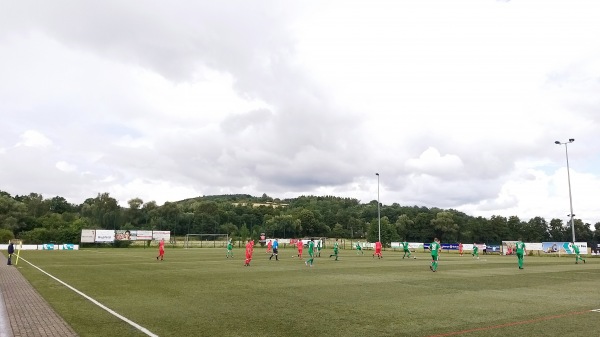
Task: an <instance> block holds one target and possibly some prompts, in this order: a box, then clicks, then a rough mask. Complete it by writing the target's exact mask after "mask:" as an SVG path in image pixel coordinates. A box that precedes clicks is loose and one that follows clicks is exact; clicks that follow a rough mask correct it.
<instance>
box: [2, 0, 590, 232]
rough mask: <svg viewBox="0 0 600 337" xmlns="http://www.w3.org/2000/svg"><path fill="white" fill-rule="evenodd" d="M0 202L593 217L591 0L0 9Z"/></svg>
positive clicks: (143, 1) (14, 4)
mask: <svg viewBox="0 0 600 337" xmlns="http://www.w3.org/2000/svg"><path fill="white" fill-rule="evenodd" d="M0 4H1V5H0V6H1V10H0V115H1V117H2V119H1V122H0V190H4V191H7V192H9V193H11V194H12V195H15V194H19V195H23V194H29V193H31V192H36V193H41V194H42V195H43V196H44V197H45V198H51V197H54V196H57V195H58V196H62V197H64V198H66V199H67V200H69V201H70V202H73V203H81V202H83V201H84V200H85V199H86V198H90V197H95V196H96V195H97V194H98V193H103V192H108V193H110V195H111V196H112V197H114V198H116V199H117V200H119V202H120V204H121V205H123V206H126V205H127V201H128V200H130V199H132V198H135V197H139V198H142V199H143V200H144V201H146V202H147V201H151V200H155V201H156V202H157V203H158V204H162V203H164V202H165V201H176V200H180V199H184V198H191V197H196V196H201V195H215V194H233V193H248V194H251V195H255V196H260V195H262V194H263V193H266V194H268V195H269V196H271V197H275V198H287V197H297V196H299V195H306V194H311V195H335V196H342V197H351V198H357V199H359V200H360V201H361V202H369V201H371V200H374V199H377V191H378V179H377V176H376V175H375V172H378V173H380V179H379V189H380V200H381V202H382V203H384V204H386V205H389V204H392V203H399V204H401V205H419V206H427V207H432V206H435V207H440V208H454V209H458V210H461V211H464V212H466V213H467V214H470V215H475V216H479V215H481V216H486V217H489V216H491V215H503V216H511V215H518V216H519V217H521V218H523V219H529V218H530V217H533V216H543V217H545V218H546V219H547V220H550V219H551V218H555V217H556V218H560V219H563V220H565V221H566V220H567V219H568V217H567V214H569V213H570V210H569V190H568V183H567V182H568V180H567V169H566V155H565V146H564V145H556V144H554V142H555V141H556V140H559V141H562V142H565V141H567V140H568V139H569V138H574V139H575V142H573V143H572V144H569V145H568V155H569V164H570V174H571V187H572V195H573V208H574V210H573V212H574V213H575V214H576V215H577V218H580V219H582V220H583V221H584V222H589V223H592V224H593V223H596V222H599V221H600V207H599V204H598V191H600V142H599V139H600V133H599V132H598V131H599V130H600V95H599V93H600V43H598V41H599V40H598V36H600V20H598V18H599V17H600V4H598V2H597V1H594V0H564V1H554V0H528V1H525V0H513V1H497V0H456V1H452V0H400V1H399V0H389V1H377V0H370V1H350V0H342V1H320V0H317V1H281V0H273V1H212V0H210V1H198V0H191V1H168V2H165V1H157V0H156V1H151V0H150V1H149V0H138V1H122V0H114V1H108V0H105V1H93V2H92V1H60V0H56V1H12V0H0Z"/></svg>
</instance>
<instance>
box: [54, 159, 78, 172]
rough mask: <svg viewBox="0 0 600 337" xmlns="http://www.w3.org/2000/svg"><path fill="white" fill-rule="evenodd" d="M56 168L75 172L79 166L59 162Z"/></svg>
mask: <svg viewBox="0 0 600 337" xmlns="http://www.w3.org/2000/svg"><path fill="white" fill-rule="evenodd" d="M56 168H57V169H59V170H61V171H64V172H75V171H76V170H77V166H75V165H71V164H69V163H67V162H66V161H59V162H57V163H56Z"/></svg>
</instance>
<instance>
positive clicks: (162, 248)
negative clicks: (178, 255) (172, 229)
mask: <svg viewBox="0 0 600 337" xmlns="http://www.w3.org/2000/svg"><path fill="white" fill-rule="evenodd" d="M158 258H160V260H161V261H162V260H164V258H165V239H164V238H162V239H160V242H159V243H158V256H157V257H156V259H157V260H158Z"/></svg>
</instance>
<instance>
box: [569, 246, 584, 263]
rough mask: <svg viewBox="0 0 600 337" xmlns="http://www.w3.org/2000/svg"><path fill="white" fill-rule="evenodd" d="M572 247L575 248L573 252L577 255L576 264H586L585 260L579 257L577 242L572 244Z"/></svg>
mask: <svg viewBox="0 0 600 337" xmlns="http://www.w3.org/2000/svg"><path fill="white" fill-rule="evenodd" d="M571 247H573V252H574V253H575V264H578V263H579V261H580V260H581V261H583V263H585V259H584V258H582V257H581V255H579V247H577V245H576V244H575V242H571Z"/></svg>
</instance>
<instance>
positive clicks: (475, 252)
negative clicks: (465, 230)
mask: <svg viewBox="0 0 600 337" xmlns="http://www.w3.org/2000/svg"><path fill="white" fill-rule="evenodd" d="M477 253H479V247H477V246H475V245H473V254H477Z"/></svg>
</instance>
